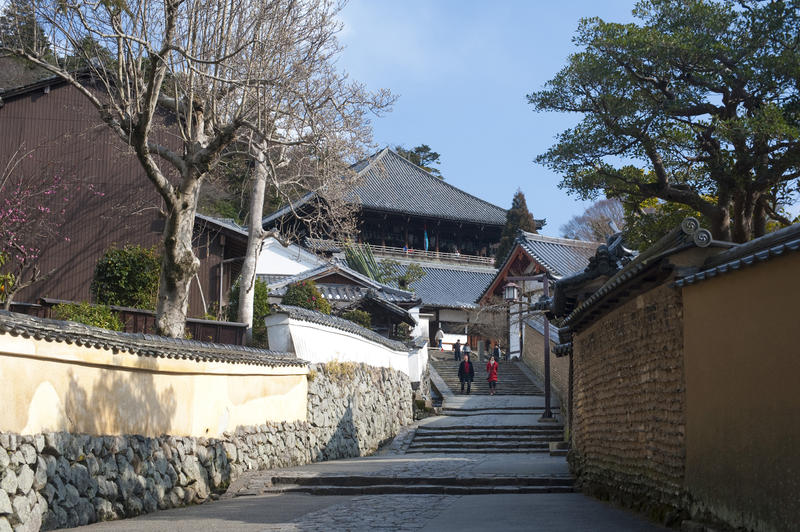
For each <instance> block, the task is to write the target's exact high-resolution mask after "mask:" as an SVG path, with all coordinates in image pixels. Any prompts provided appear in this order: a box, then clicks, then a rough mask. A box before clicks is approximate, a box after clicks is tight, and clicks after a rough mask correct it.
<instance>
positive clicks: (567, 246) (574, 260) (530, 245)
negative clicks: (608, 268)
mask: <svg viewBox="0 0 800 532" xmlns="http://www.w3.org/2000/svg"><path fill="white" fill-rule="evenodd" d="M516 242H517V243H518V244H519V245H521V246H522V248H523V249H524V250H525V252H526V253H528V255H530V256H531V257H532V258H533V259H534V260H536V262H538V263H539V264H541V265H542V266H543V267H544V268H545V269H546V270H547V271H548V273H550V275H552V276H553V277H555V278H556V279H559V278H561V277H564V276H565V275H570V274H572V273H575V272H579V271H583V269H584V268H586V266H588V264H589V259H590V258H591V257H593V256H594V254H595V252H596V251H597V247H598V246H599V245H600V244H599V243H597V242H584V241H582V240H571V239H568V238H554V237H550V236H544V235H537V234H535V233H528V232H525V231H520V232H519V235H518V236H517V240H516Z"/></svg>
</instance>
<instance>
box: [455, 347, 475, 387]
mask: <svg viewBox="0 0 800 532" xmlns="http://www.w3.org/2000/svg"><path fill="white" fill-rule="evenodd" d="M474 378H475V365H474V364H473V363H472V362H470V361H469V355H464V360H462V361H461V364H460V365H459V366H458V380H460V381H461V393H464V384H466V385H467V394H469V392H470V388H472V379H474Z"/></svg>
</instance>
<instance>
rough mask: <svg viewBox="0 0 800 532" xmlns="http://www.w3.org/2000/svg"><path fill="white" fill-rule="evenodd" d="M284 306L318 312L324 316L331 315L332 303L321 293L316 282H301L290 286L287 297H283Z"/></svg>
mask: <svg viewBox="0 0 800 532" xmlns="http://www.w3.org/2000/svg"><path fill="white" fill-rule="evenodd" d="M283 304H284V305H293V306H295V307H303V308H307V309H311V310H316V311H318V312H322V313H323V314H330V313H331V305H330V303H328V302H327V301H326V300H325V298H323V297H322V294H320V293H319V289H318V288H317V284H316V283H315V282H314V281H299V282H297V283H293V284H290V285H289V287H288V288H287V289H286V295H285V296H283Z"/></svg>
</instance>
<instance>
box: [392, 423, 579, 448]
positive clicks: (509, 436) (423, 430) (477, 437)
mask: <svg viewBox="0 0 800 532" xmlns="http://www.w3.org/2000/svg"><path fill="white" fill-rule="evenodd" d="M563 434H564V427H563V426H562V425H561V424H556V423H552V424H551V423H548V424H546V425H539V426H527V427H526V426H518V425H489V426H484V425H477V426H476V425H461V426H459V427H436V426H431V427H425V426H422V427H419V428H418V429H417V432H416V433H415V435H414V439H413V440H412V441H411V443H410V444H409V446H408V449H406V452H407V453H447V454H458V453H478V454H485V453H549V452H550V447H549V442H551V441H559V440H561V439H563Z"/></svg>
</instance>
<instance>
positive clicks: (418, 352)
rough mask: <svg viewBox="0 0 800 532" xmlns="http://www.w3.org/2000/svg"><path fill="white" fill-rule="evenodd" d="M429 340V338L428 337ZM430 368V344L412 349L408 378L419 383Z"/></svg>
mask: <svg viewBox="0 0 800 532" xmlns="http://www.w3.org/2000/svg"><path fill="white" fill-rule="evenodd" d="M426 338H427V337H426ZM427 367H428V343H427V342H426V343H425V345H423V346H422V347H420V348H419V349H412V350H411V351H410V352H409V355H408V377H409V379H410V380H411V382H419V381H420V380H421V379H422V375H424V373H425V368H427Z"/></svg>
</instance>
